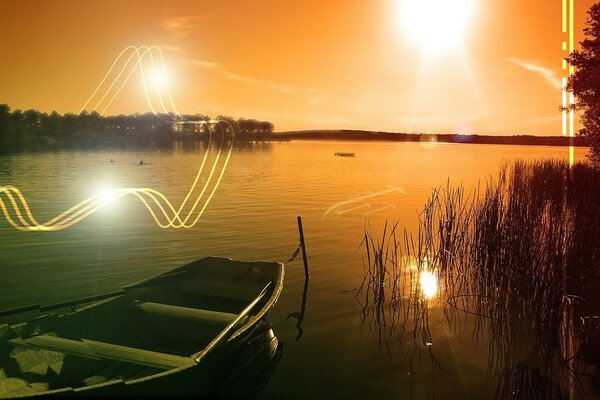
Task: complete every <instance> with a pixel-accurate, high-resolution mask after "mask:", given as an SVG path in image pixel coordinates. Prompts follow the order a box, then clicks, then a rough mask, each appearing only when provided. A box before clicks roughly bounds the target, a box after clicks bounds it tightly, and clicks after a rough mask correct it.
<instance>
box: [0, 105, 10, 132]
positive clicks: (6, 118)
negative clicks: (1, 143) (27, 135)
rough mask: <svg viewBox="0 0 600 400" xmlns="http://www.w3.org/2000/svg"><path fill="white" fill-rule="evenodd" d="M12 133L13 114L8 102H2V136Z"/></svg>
mask: <svg viewBox="0 0 600 400" xmlns="http://www.w3.org/2000/svg"><path fill="white" fill-rule="evenodd" d="M10 134H11V115H10V107H9V106H8V104H0V138H6V137H8V136H10Z"/></svg>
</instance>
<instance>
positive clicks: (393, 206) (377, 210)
mask: <svg viewBox="0 0 600 400" xmlns="http://www.w3.org/2000/svg"><path fill="white" fill-rule="evenodd" d="M390 208H393V209H396V206H395V205H393V204H388V205H387V206H383V207H379V208H376V209H375V210H371V211H367V212H366V213H364V214H363V217H366V216H367V215H371V214H376V213H378V212H381V211H383V210H388V209H390Z"/></svg>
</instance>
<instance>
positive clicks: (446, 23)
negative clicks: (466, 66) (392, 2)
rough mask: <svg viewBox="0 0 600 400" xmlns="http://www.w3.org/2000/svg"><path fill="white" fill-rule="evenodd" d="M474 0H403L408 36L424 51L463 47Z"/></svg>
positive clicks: (402, 11)
mask: <svg viewBox="0 0 600 400" xmlns="http://www.w3.org/2000/svg"><path fill="white" fill-rule="evenodd" d="M473 11H474V0H402V6H401V8H400V23H401V25H402V28H403V29H404V31H405V34H406V35H407V39H408V40H409V41H410V42H411V43H412V44H414V45H415V46H417V47H418V48H419V49H421V50H423V51H424V52H425V53H441V52H446V51H449V50H455V49H457V48H460V46H461V44H462V43H463V40H464V36H465V31H466V28H467V26H468V24H469V21H470V19H471V17H472V15H473Z"/></svg>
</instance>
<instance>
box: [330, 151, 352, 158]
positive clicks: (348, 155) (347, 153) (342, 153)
mask: <svg viewBox="0 0 600 400" xmlns="http://www.w3.org/2000/svg"><path fill="white" fill-rule="evenodd" d="M334 155H335V156H338V157H355V156H356V153H350V152H348V151H338V152H337V153H335V154H334Z"/></svg>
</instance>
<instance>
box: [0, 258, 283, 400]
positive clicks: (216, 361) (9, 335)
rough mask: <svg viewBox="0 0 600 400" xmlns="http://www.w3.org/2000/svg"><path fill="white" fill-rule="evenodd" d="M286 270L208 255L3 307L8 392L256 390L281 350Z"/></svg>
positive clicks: (0, 325) (3, 371) (1, 374)
mask: <svg viewBox="0 0 600 400" xmlns="http://www.w3.org/2000/svg"><path fill="white" fill-rule="evenodd" d="M283 276H284V269H283V264H281V263H278V262H266V261H256V262H242V261H232V260H231V259H229V258H218V257H207V258H203V259H200V260H197V261H194V262H192V263H190V264H187V265H184V266H182V267H180V268H176V269H174V270H171V271H168V272H165V273H163V274H160V275H157V276H155V277H152V278H149V279H145V280H143V281H141V282H138V283H136V284H133V285H129V286H125V287H124V288H123V289H122V290H120V291H117V292H112V293H106V294H103V295H96V296H91V297H87V298H83V299H79V300H73V301H68V302H63V303H60V304H54V305H48V306H40V305H35V306H27V307H20V308H18V309H14V310H9V311H4V312H0V398H14V397H22V396H32V395H52V396H57V395H58V396H61V397H62V396H66V395H78V396H90V395H97V394H100V395H140V394H143V395H158V394H161V395H218V396H221V395H248V394H252V395H256V394H258V393H253V392H254V391H255V389H256V390H258V391H260V389H262V386H264V383H258V384H257V383H256V381H257V380H259V379H263V378H264V376H262V377H261V376H257V375H260V374H262V375H269V376H270V373H272V370H273V369H274V365H276V364H277V362H278V359H279V357H280V356H281V347H280V345H279V343H278V341H277V338H276V337H275V336H274V334H273V331H272V329H271V326H270V325H269V323H268V321H267V320H266V315H267V313H268V312H269V311H270V310H271V309H272V308H273V306H274V305H275V303H276V301H277V299H278V298H279V295H280V293H281V290H282V287H283ZM250 377H251V380H252V381H253V382H249V383H248V382H244V383H242V381H243V380H244V379H246V380H248V379H250ZM244 385H245V386H244ZM248 387H251V388H252V389H247V388H248ZM248 390H249V391H250V393H249V392H248Z"/></svg>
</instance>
